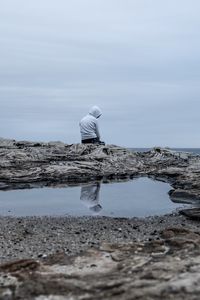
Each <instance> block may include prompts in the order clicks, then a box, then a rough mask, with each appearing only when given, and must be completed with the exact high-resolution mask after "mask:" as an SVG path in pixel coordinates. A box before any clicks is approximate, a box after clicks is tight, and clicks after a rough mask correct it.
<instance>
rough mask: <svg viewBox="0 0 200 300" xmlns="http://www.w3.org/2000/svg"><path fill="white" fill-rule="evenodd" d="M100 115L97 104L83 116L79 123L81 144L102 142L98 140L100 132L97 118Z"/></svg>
mask: <svg viewBox="0 0 200 300" xmlns="http://www.w3.org/2000/svg"><path fill="white" fill-rule="evenodd" d="M101 115H102V112H101V110H100V108H99V107H98V106H93V107H92V108H91V109H90V110H89V113H88V114H87V115H86V116H85V117H83V118H82V119H81V121H80V123H79V126H80V132H81V141H82V143H83V144H103V145H105V143H104V142H101V141H100V132H99V125H98V121H97V119H98V118H99V117H100V116H101Z"/></svg>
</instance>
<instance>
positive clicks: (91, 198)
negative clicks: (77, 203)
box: [80, 182, 102, 213]
mask: <svg viewBox="0 0 200 300" xmlns="http://www.w3.org/2000/svg"><path fill="white" fill-rule="evenodd" d="M100 186H101V185H100V183H99V182H97V183H91V184H88V185H84V186H82V188H81V195H80V200H81V201H82V203H83V204H84V205H85V206H87V207H88V208H89V209H90V210H91V211H93V212H94V213H98V212H100V211H101V209H102V206H101V205H100V204H99V192H100Z"/></svg>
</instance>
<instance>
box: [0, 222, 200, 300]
mask: <svg viewBox="0 0 200 300" xmlns="http://www.w3.org/2000/svg"><path fill="white" fill-rule="evenodd" d="M199 250H200V235H199V233H195V232H193V231H191V230H188V229H183V228H178V227H177V228H174V227H171V228H166V229H165V230H163V231H161V232H160V236H159V239H156V240H151V241H147V242H132V243H131V242H130V243H126V244H124V243H116V244H112V243H103V244H101V245H100V247H98V248H96V249H94V248H93V249H89V250H87V251H86V252H84V253H83V254H81V255H76V256H73V257H69V256H67V255H66V254H65V253H64V252H60V253H56V254H52V255H49V256H47V257H45V258H43V259H41V260H37V261H36V260H34V259H23V260H17V261H14V262H9V263H6V264H3V265H0V282H1V289H0V299H7V300H11V299H19V300H20V299H27V300H29V299H30V300H31V299H37V300H58V299H59V300H62V299H63V300H64V299H88V300H90V299H91V300H92V299H99V300H100V299H103V300H104V299H120V300H123V299H140V300H142V299H149V300H151V299H163V300H165V299H167V300H168V299H177V300H179V299H180V300H183V299H199V280H200V254H199V253H200V252H199Z"/></svg>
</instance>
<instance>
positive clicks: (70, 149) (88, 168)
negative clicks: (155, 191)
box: [0, 139, 200, 202]
mask: <svg viewBox="0 0 200 300" xmlns="http://www.w3.org/2000/svg"><path fill="white" fill-rule="evenodd" d="M135 176H150V177H152V178H155V179H158V180H162V181H165V182H168V183H170V184H171V186H172V187H173V190H172V191H171V192H170V197H171V199H172V201H179V199H184V200H185V201H187V202H190V200H191V201H192V200H195V201H198V200H200V156H198V155H193V154H191V153H182V152H176V151H172V150H170V149H162V148H158V147H157V148H153V149H152V150H151V151H148V152H143V153H139V152H132V151H129V150H127V149H125V148H122V147H118V146H114V145H106V146H103V145H92V144H89V145H86V144H72V145H67V144H64V143H61V142H50V143H43V142H28V141H15V140H5V139H0V189H13V188H32V187H36V186H38V187H41V186H49V185H61V184H64V185H66V184H77V183H81V182H84V181H94V180H102V179H103V180H115V179H117V178H121V179H125V178H127V179H128V178H130V177H135Z"/></svg>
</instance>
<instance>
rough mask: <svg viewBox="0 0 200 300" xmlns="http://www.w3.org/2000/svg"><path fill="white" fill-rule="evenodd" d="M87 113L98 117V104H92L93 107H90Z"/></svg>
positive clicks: (99, 113) (99, 114) (100, 113)
mask: <svg viewBox="0 0 200 300" xmlns="http://www.w3.org/2000/svg"><path fill="white" fill-rule="evenodd" d="M89 114H90V115H92V116H93V117H95V118H98V117H100V116H101V115H102V112H101V110H100V108H99V107H98V106H93V107H91V109H90V111H89Z"/></svg>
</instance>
